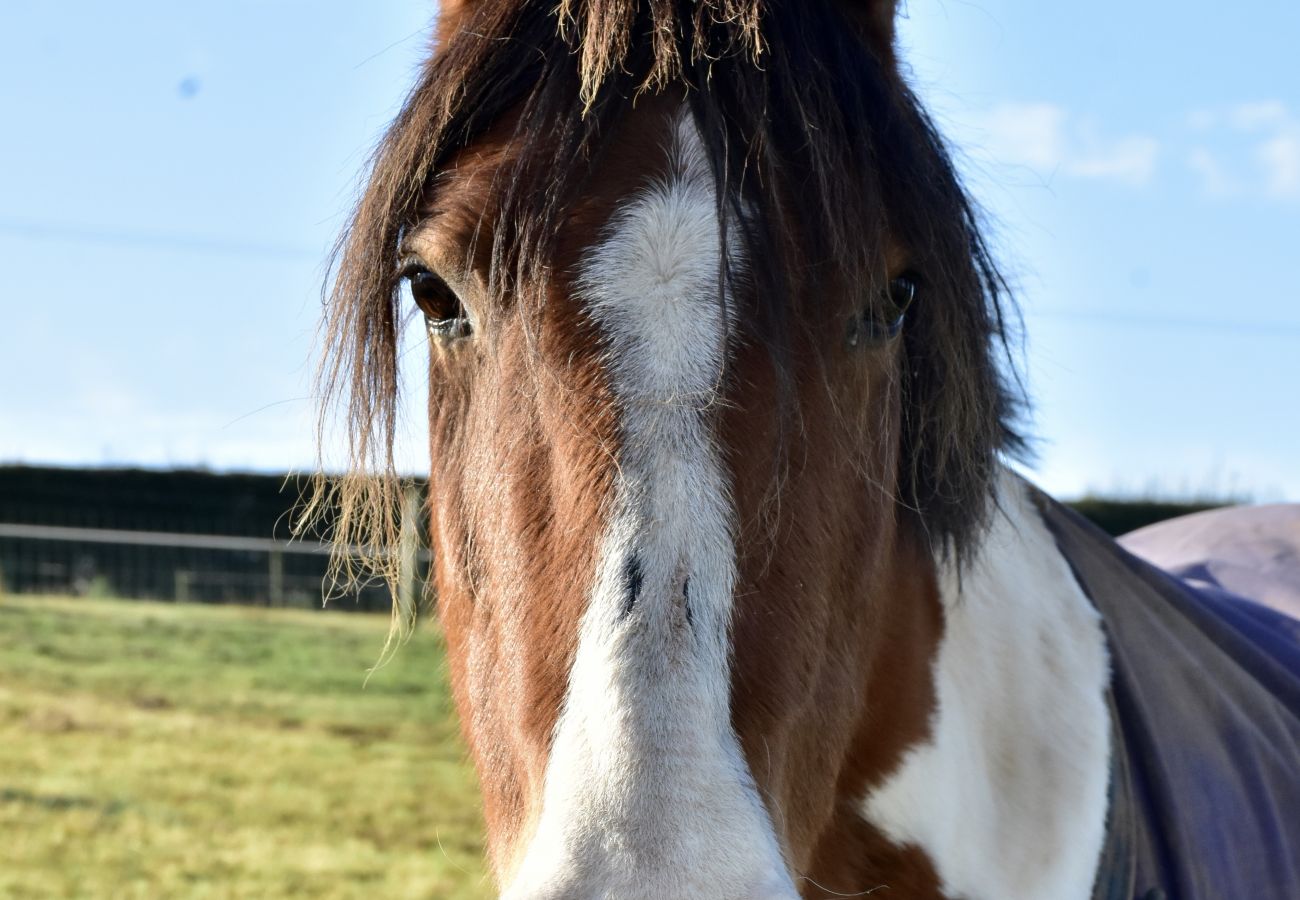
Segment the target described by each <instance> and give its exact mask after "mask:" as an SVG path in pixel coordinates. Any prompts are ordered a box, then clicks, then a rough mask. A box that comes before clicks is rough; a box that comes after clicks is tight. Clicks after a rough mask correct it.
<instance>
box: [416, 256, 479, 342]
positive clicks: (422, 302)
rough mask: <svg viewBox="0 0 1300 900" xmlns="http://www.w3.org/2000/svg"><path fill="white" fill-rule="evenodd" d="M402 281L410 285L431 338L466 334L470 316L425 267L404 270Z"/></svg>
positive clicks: (453, 293)
mask: <svg viewBox="0 0 1300 900" xmlns="http://www.w3.org/2000/svg"><path fill="white" fill-rule="evenodd" d="M402 278H403V279H405V281H406V283H407V284H408V285H410V288H411V297H412V298H413V299H414V300H415V305H416V306H418V307H419V308H420V312H422V313H424V319H425V322H427V323H428V326H429V333H430V334H432V335H435V336H437V337H448V338H457V337H465V336H466V335H468V334H469V332H470V324H469V316H467V315H466V314H465V307H464V306H463V305H462V304H461V302H460V298H459V297H457V296H456V292H455V291H453V290H452V289H451V288H450V287H449V286H448V285H447V282H445V281H443V280H442V278H441V277H440V276H439V275H437V274H436V273H434V272H431V271H429V270H428V269H426V268H425V267H424V266H420V265H412V266H408V267H406V268H405V269H403V271H402Z"/></svg>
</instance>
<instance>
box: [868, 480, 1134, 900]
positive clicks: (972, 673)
mask: <svg viewBox="0 0 1300 900" xmlns="http://www.w3.org/2000/svg"><path fill="white" fill-rule="evenodd" d="M998 502H999V506H1000V511H998V512H996V513H995V516H994V522H993V523H992V526H991V528H990V529H989V531H988V533H987V534H986V536H985V537H984V539H983V546H982V548H981V549H980V551H979V553H978V556H977V558H976V560H975V562H974V563H973V564H972V565H970V566H969V567H968V568H967V569H966V570H964V571H963V572H962V573H961V578H960V581H959V580H958V578H957V577H956V574H955V573H954V572H953V571H951V567H947V569H948V571H945V573H944V577H943V587H942V592H943V598H944V605H945V618H946V628H945V632H944V636H943V641H942V643H941V645H940V648H939V654H938V659H937V661H936V663H935V682H936V689H937V691H938V708H937V710H936V713H935V716H934V719H933V721H932V723H931V726H932V730H933V733H932V736H931V739H930V741H929V742H927V743H926V744H923V745H921V746H920V747H917V748H915V749H913V750H911V751H910V752H909V753H908V754H907V755H906V756H905V757H904V759H903V762H902V764H901V765H900V767H899V769H898V771H897V772H895V773H894V774H893V775H892V776H891V777H890V778H889V779H888V780H887V781H886V782H885V783H884V784H883V785H882V786H881V787H880V788H878V789H877V790H875V791H874V792H872V793H871V795H870V796H868V797H867V798H866V800H865V802H864V803H863V805H862V810H863V814H864V815H865V816H866V818H867V819H868V820H869V821H870V822H872V823H873V824H875V825H876V826H877V827H879V828H880V829H881V830H883V831H884V832H885V834H886V835H888V836H889V838H890V839H891V840H893V841H894V842H896V843H898V844H915V845H916V846H918V847H920V848H921V849H922V850H924V851H925V853H926V854H927V855H928V856H929V858H930V860H931V861H932V862H933V863H934V865H935V868H936V870H937V871H938V874H939V877H940V879H941V881H942V884H943V888H944V891H945V893H947V894H949V895H953V896H960V897H965V898H969V900H985V898H987V900H1067V898H1068V900H1086V898H1088V897H1089V896H1090V894H1091V892H1092V886H1093V880H1094V878H1095V875H1096V870H1097V864H1098V861H1099V858H1100V855H1101V847H1102V841H1103V838H1104V835H1105V822H1106V808H1107V785H1108V773H1109V766H1110V718H1109V714H1108V712H1107V707H1106V702H1105V691H1106V687H1107V683H1108V680H1109V661H1108V659H1109V658H1108V654H1107V651H1106V643H1105V637H1104V634H1103V632H1102V629H1101V621H1100V618H1099V616H1098V614H1097V612H1096V610H1095V609H1094V608H1093V606H1092V604H1091V603H1090V602H1089V601H1088V598H1087V596H1086V595H1085V594H1084V593H1083V590H1082V588H1080V587H1079V584H1078V582H1077V581H1076V580H1075V578H1074V574H1073V573H1072V572H1071V571H1070V568H1069V565H1068V564H1067V563H1066V561H1065V558H1064V557H1063V556H1062V555H1061V553H1060V551H1059V550H1058V549H1057V546H1056V543H1055V541H1054V540H1053V539H1052V536H1051V533H1050V532H1048V530H1047V527H1046V525H1045V524H1044V522H1043V520H1042V518H1041V516H1040V515H1039V514H1038V512H1037V510H1036V509H1034V507H1033V504H1032V502H1031V501H1030V499H1029V497H1028V496H1027V489H1026V486H1025V484H1024V483H1023V482H1022V481H1021V480H1020V479H1019V478H1017V477H1016V476H1014V475H1012V474H1011V473H1010V472H1005V473H1004V474H1003V476H1002V478H1001V484H1000V489H999V500H998Z"/></svg>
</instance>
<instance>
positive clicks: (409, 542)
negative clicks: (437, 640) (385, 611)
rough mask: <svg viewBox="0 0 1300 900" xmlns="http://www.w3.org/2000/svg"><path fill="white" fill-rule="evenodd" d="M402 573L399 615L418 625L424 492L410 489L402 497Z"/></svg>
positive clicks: (397, 599)
mask: <svg viewBox="0 0 1300 900" xmlns="http://www.w3.org/2000/svg"><path fill="white" fill-rule="evenodd" d="M397 552H398V554H399V556H398V569H397V596H396V597H394V598H393V601H394V602H395V603H396V604H397V612H398V616H399V618H400V620H401V621H402V622H403V623H404V624H408V625H409V624H412V623H414V622H415V614H416V605H417V601H418V600H419V590H420V589H419V577H418V575H419V572H418V569H419V562H420V491H419V489H417V488H416V487H414V486H413V485H412V486H407V488H406V490H405V491H404V492H403V494H402V527H401V532H400V534H399V535H398V539H397Z"/></svg>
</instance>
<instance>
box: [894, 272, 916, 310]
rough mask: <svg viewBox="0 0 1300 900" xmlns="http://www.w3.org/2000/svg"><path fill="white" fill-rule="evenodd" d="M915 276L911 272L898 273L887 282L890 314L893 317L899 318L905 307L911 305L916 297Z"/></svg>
mask: <svg viewBox="0 0 1300 900" xmlns="http://www.w3.org/2000/svg"><path fill="white" fill-rule="evenodd" d="M916 288H917V284H916V276H915V275H913V274H912V273H911V272H906V273H904V274H902V275H899V276H898V277H897V278H894V279H891V280H890V282H889V290H888V293H889V303H890V306H891V307H892V308H891V309H890V315H891V316H892V317H893V318H895V319H901V318H902V317H903V314H904V313H906V312H907V308H908V307H909V306H911V305H912V301H913V300H915V299H916Z"/></svg>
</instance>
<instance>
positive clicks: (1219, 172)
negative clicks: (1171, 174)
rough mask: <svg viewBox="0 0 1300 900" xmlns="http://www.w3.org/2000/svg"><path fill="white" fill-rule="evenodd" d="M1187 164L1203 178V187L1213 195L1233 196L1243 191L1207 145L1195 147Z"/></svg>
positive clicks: (1188, 156) (1188, 157) (1189, 155)
mask: <svg viewBox="0 0 1300 900" xmlns="http://www.w3.org/2000/svg"><path fill="white" fill-rule="evenodd" d="M1187 166H1188V168H1190V169H1191V170H1192V171H1193V172H1195V173H1196V174H1197V175H1198V176H1199V177H1200V179H1201V188H1202V189H1203V190H1204V191H1205V193H1207V194H1209V195H1210V196H1212V197H1232V196H1235V195H1237V194H1240V193H1241V190H1242V189H1241V185H1240V184H1239V183H1238V182H1237V181H1236V180H1235V179H1234V178H1233V177H1232V176H1231V175H1229V174H1228V173H1227V171H1226V170H1225V169H1224V167H1223V163H1221V162H1220V161H1219V158H1218V157H1217V156H1215V155H1214V153H1213V152H1211V151H1210V150H1208V149H1206V148H1205V147H1195V148H1193V150H1192V152H1191V153H1189V154H1188V155H1187Z"/></svg>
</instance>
